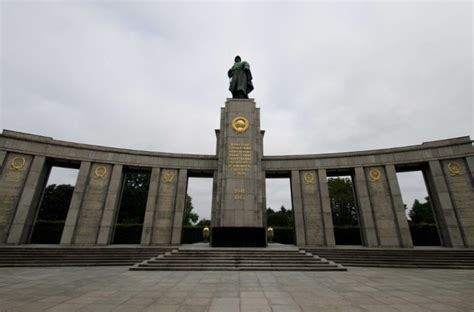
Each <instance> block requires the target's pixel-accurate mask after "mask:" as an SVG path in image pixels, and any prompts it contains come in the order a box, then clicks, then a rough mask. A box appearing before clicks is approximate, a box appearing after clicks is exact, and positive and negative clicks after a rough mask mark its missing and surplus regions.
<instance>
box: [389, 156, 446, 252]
mask: <svg viewBox="0 0 474 312" xmlns="http://www.w3.org/2000/svg"><path fill="white" fill-rule="evenodd" d="M396 171H397V179H398V183H399V185H400V191H401V193H402V199H403V203H404V206H405V216H406V217H407V220H408V225H409V227H410V234H411V239H412V241H413V245H414V246H441V245H442V243H441V239H440V235H439V229H438V225H437V221H436V214H435V213H434V210H433V205H432V203H431V199H430V195H429V189H428V187H427V184H426V179H425V175H424V167H423V166H422V165H405V166H399V167H397V168H396Z"/></svg>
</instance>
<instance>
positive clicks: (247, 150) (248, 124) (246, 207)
mask: <svg viewBox="0 0 474 312" xmlns="http://www.w3.org/2000/svg"><path fill="white" fill-rule="evenodd" d="M216 133H217V141H218V143H217V155H218V172H217V186H216V192H215V193H214V196H215V198H214V201H213V207H212V228H213V231H212V237H211V244H212V246H216V247H217V246H222V247H261V246H265V245H266V231H265V227H266V220H265V202H264V188H265V175H264V172H263V171H262V165H261V159H262V154H263V143H262V142H263V131H261V130H260V110H259V109H258V108H256V105H255V102H254V100H253V99H228V100H227V102H226V104H225V107H224V108H222V109H221V127H220V130H217V131H216Z"/></svg>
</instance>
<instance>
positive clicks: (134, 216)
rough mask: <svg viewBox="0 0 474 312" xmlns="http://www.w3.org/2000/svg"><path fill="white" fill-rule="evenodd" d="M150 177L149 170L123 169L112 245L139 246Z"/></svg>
mask: <svg viewBox="0 0 474 312" xmlns="http://www.w3.org/2000/svg"><path fill="white" fill-rule="evenodd" d="M150 176H151V172H150V170H143V169H135V168H125V169H124V171H123V184H122V191H121V197H120V206H119V212H118V215H117V220H116V223H115V228H114V235H113V240H112V243H113V244H140V240H141V236H142V230H143V220H144V218H145V209H146V202H147V197H148V189H149V187H150Z"/></svg>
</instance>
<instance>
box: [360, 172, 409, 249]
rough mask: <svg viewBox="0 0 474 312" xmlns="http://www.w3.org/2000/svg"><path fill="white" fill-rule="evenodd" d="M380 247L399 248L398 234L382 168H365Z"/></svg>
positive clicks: (385, 175) (385, 176)
mask: <svg viewBox="0 0 474 312" xmlns="http://www.w3.org/2000/svg"><path fill="white" fill-rule="evenodd" d="M365 174H366V179H367V182H368V183H367V188H368V190H369V198H370V204H371V206H372V211H373V215H374V219H375V226H376V228H377V235H378V239H379V244H380V247H401V242H400V233H399V229H398V224H397V221H396V216H395V212H394V209H393V204H392V198H391V196H390V190H389V186H388V180H387V174H386V172H385V170H384V167H381V166H379V167H370V168H365Z"/></svg>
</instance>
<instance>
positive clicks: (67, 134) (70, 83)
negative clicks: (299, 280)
mask: <svg viewBox="0 0 474 312" xmlns="http://www.w3.org/2000/svg"><path fill="white" fill-rule="evenodd" d="M0 8H1V11H2V12H1V97H0V100H1V105H0V128H2V129H11V130H16V131H23V132H28V133H34V134H40V135H46V136H52V137H54V138H56V139H61V140H67V141H73V142H81V143H89V144H98V145H104V146H113V147H124V148H131V149H140V150H149V151H162V152H178V153H198V154H214V152H215V143H216V138H215V133H214V129H216V128H218V127H219V118H220V116H219V114H220V111H219V109H220V107H221V106H223V105H224V102H225V99H226V98H227V97H230V96H231V94H230V92H229V91H228V90H227V88H228V78H227V70H228V68H230V66H231V65H232V63H233V58H234V56H235V55H236V54H239V55H241V56H242V58H243V59H244V60H246V61H248V62H249V63H250V66H251V70H252V74H253V77H254V80H253V83H254V86H255V90H254V91H253V92H252V93H251V96H252V97H254V98H255V100H256V102H257V105H258V107H260V108H261V119H262V129H264V130H266V133H265V141H264V151H265V154H266V155H281V154H306V153H327V152H341V151H355V150H367V149H375V148H384V147H394V146H404V145H412V144H420V143H422V142H425V141H430V140H438V139H443V138H451V137H458V136H465V135H472V133H473V120H474V115H473V109H472V97H473V93H472V90H473V87H472V74H473V67H472V47H473V46H472V44H473V40H472V39H473V38H472V14H473V11H472V4H471V2H469V1H466V2H457V3H452V2H448V1H445V2H438V3H430V2H417V3H415V2H398V3H387V2H381V1H378V2H371V3H363V2H314V3H298V4H290V3H256V4H254V3H248V2H242V3H229V4H217V3H210V2H207V3H179V4H176V3H158V2H151V1H146V2H145V1H144V2H131V1H130V2H127V1H120V2H119V1H83V2H80V1H75V2H74V3H67V2H60V1H36V2H26V1H2V2H1V5H0ZM415 180H416V179H415ZM415 180H413V179H407V181H408V182H407V183H408V186H407V187H405V188H406V189H407V190H408V191H406V192H408V193H410V192H411V193H410V194H411V195H410V194H409V195H406V196H405V198H409V199H407V200H406V201H409V202H412V199H413V198H414V197H416V196H417V195H416V194H415V193H416V191H415V189H416V188H417V186H416V185H419V183H418V182H410V181H415ZM191 184H192V185H194V184H196V185H197V186H194V187H195V188H196V190H198V191H195V193H196V195H195V196H194V202H195V205H199V206H200V207H201V206H202V207H204V206H206V205H208V204H207V203H206V202H205V199H204V198H201V197H202V196H201V195H199V193H200V191H199V190H200V189H202V188H206V185H207V184H205V183H204V184H202V183H201V184H200V183H197V182H196V183H194V182H193V183H191ZM276 184H278V183H276ZM404 184H405V182H404ZM192 185H191V187H193V186H192ZM288 185H289V184H288V183H287V182H285V181H283V183H280V184H279V186H278V185H277V186H275V187H270V189H272V191H271V192H270V191H269V194H268V199H269V203H268V205H269V206H272V207H274V208H278V207H279V206H280V205H281V204H285V206H288V205H289V204H288V203H287V202H284V201H285V199H283V198H284V197H285V198H286V197H288V194H289V193H288V192H287V189H288ZM190 191H192V189H191V190H190ZM193 192H194V191H193ZM284 194H287V195H284ZM206 196H207V197H209V203H210V195H209V194H207V195H206ZM206 196H205V197H206ZM199 209H201V208H199ZM206 209H208V207H206Z"/></svg>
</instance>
